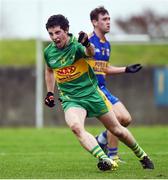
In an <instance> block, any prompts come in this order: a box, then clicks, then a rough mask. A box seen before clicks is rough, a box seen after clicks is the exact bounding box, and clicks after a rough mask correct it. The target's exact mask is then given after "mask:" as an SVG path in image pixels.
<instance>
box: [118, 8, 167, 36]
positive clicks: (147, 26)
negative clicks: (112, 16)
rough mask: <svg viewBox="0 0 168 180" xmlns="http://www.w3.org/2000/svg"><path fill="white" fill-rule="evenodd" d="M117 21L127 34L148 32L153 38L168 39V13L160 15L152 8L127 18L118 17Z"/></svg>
mask: <svg viewBox="0 0 168 180" xmlns="http://www.w3.org/2000/svg"><path fill="white" fill-rule="evenodd" d="M115 22H116V23H117V25H118V26H119V27H120V28H121V29H122V30H123V31H124V32H125V33H127V34H148V35H149V36H150V38H151V39H165V38H166V39H168V15H164V16H163V15H158V14H156V13H155V12H153V11H152V10H150V9H148V10H144V11H143V12H142V14H137V15H133V16H131V17H129V18H127V19H122V18H117V19H116V20H115Z"/></svg>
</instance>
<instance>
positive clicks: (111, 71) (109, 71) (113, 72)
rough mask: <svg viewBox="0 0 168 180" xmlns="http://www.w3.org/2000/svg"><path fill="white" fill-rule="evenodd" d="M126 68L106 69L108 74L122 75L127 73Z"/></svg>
mask: <svg viewBox="0 0 168 180" xmlns="http://www.w3.org/2000/svg"><path fill="white" fill-rule="evenodd" d="M125 69H126V67H115V66H108V67H107V68H106V69H105V72H106V74H107V75H108V74H109V75H110V74H120V73H125Z"/></svg>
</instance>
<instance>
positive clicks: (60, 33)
mask: <svg viewBox="0 0 168 180" xmlns="http://www.w3.org/2000/svg"><path fill="white" fill-rule="evenodd" d="M48 33H49V36H50V38H51V39H52V41H53V42H54V43H55V45H56V47H57V48H59V49H61V48H63V47H64V46H66V44H67V41H68V31H64V30H63V29H61V28H60V26H55V27H51V28H48Z"/></svg>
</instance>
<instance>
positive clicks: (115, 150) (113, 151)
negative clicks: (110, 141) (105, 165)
mask: <svg viewBox="0 0 168 180" xmlns="http://www.w3.org/2000/svg"><path fill="white" fill-rule="evenodd" d="M107 151H108V153H107V155H108V157H109V158H111V159H113V157H114V156H116V155H117V153H118V148H117V147H115V148H109V147H107Z"/></svg>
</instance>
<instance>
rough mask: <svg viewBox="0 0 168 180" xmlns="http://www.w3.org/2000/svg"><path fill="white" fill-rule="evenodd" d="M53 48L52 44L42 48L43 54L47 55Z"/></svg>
mask: <svg viewBox="0 0 168 180" xmlns="http://www.w3.org/2000/svg"><path fill="white" fill-rule="evenodd" d="M52 48H53V42H51V43H50V44H49V45H48V46H47V47H45V48H44V54H45V55H47V54H48V53H49V52H50V50H51V49H52Z"/></svg>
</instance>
